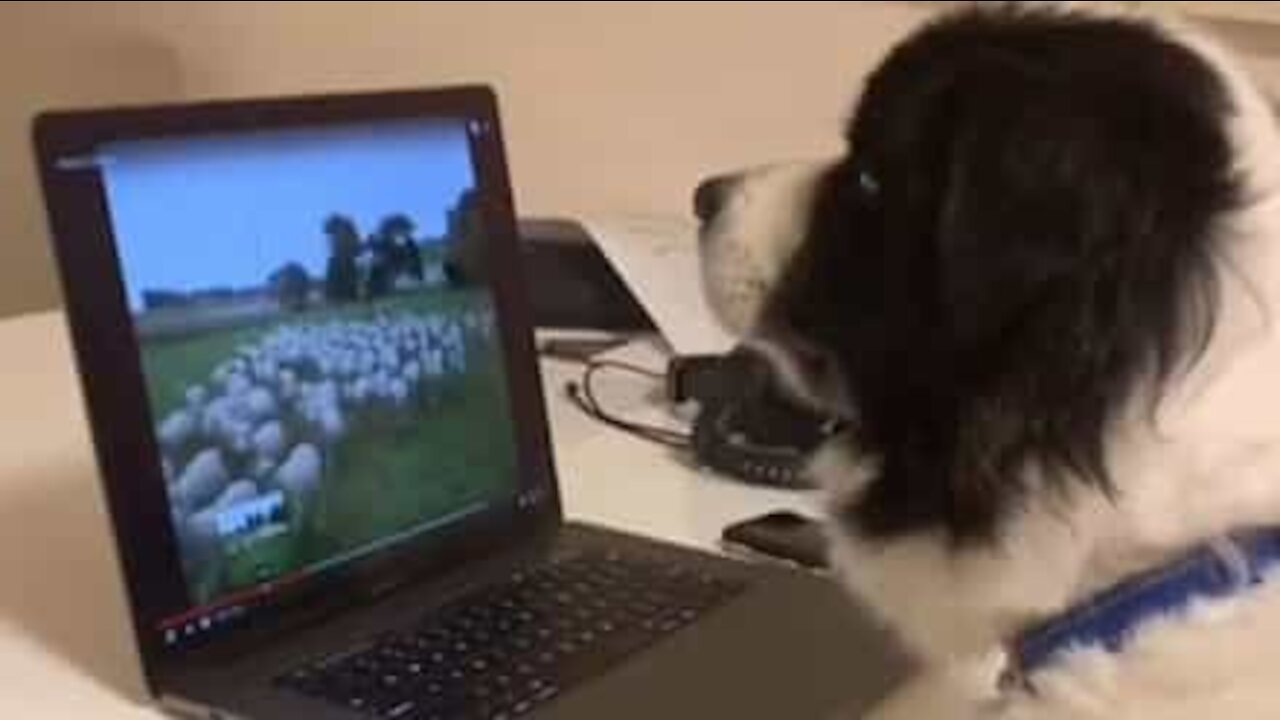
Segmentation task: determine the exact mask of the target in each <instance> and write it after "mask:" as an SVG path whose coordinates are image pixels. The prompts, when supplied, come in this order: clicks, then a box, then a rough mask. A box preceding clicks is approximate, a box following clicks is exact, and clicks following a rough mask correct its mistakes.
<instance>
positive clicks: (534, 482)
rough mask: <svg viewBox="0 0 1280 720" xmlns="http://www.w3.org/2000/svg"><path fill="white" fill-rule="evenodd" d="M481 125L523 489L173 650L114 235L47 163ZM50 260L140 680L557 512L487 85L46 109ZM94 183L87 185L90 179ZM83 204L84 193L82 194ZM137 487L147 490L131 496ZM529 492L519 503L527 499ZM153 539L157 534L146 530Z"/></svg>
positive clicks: (169, 546) (433, 568)
mask: <svg viewBox="0 0 1280 720" xmlns="http://www.w3.org/2000/svg"><path fill="white" fill-rule="evenodd" d="M419 119H421V120H428V121H429V120H437V119H438V120H454V119H456V120H459V121H463V122H470V121H477V122H480V123H484V125H483V127H485V128H486V130H487V131H486V132H483V133H480V134H479V136H478V137H473V138H472V150H473V153H474V160H473V164H474V167H475V170H476V180H477V187H478V189H479V193H478V197H479V198H480V206H481V211H482V218H483V223H484V226H485V227H486V229H487V233H486V235H487V241H488V243H489V244H488V246H487V248H488V253H489V257H490V263H489V267H490V270H491V282H490V285H491V288H492V290H493V293H494V298H495V303H496V307H497V313H496V315H497V317H498V318H499V327H500V331H501V332H500V338H501V341H502V347H503V351H504V354H505V367H506V370H507V377H508V385H509V392H510V398H511V410H512V420H513V424H514V426H515V430H516V445H517V458H518V463H519V464H518V467H519V471H520V477H519V478H518V479H517V481H518V483H519V484H520V487H521V488H522V489H523V490H525V491H532V492H523V493H520V495H521V499H520V501H518V502H516V501H513V502H512V503H511V504H510V506H509V507H506V506H504V507H503V508H499V509H497V510H495V511H493V512H488V513H484V514H483V515H482V516H480V517H477V518H476V519H474V520H472V521H468V522H466V523H462V524H460V525H459V526H458V527H456V528H452V529H450V530H446V531H444V532H441V533H439V534H436V533H433V534H431V536H430V537H429V538H425V539H423V540H421V541H419V542H413V541H407V542H405V543H403V544H401V545H397V546H396V547H395V548H393V549H391V550H388V551H386V552H383V553H379V554H378V555H376V556H374V557H370V558H364V559H361V560H358V561H353V562H352V563H350V564H348V565H344V566H343V567H342V568H341V569H340V570H338V571H335V572H332V573H329V574H326V576H324V577H323V578H322V579H318V580H316V581H314V582H309V583H306V584H305V586H299V587H296V588H292V589H290V590H288V591H283V590H282V591H281V592H279V593H276V594H274V595H273V596H272V597H270V598H269V599H268V600H267V601H266V602H265V603H264V604H263V605H262V606H261V607H258V608H255V610H254V613H253V616H252V622H251V623H249V624H248V626H246V627H244V628H235V629H232V630H230V631H228V632H226V633H224V634H219V635H216V636H210V637H209V638H208V640H207V641H206V642H204V643H194V644H191V645H183V646H180V647H173V646H170V645H169V644H167V643H165V642H164V640H163V637H162V633H161V631H160V630H159V627H158V626H159V624H160V623H161V622H162V621H164V620H165V618H166V617H169V616H171V612H172V603H173V592H174V589H173V588H174V582H175V577H174V573H177V576H178V579H181V571H180V568H179V565H178V560H177V547H176V543H175V542H174V538H173V531H172V527H171V525H170V520H169V513H168V508H167V504H166V501H165V497H164V491H163V487H164V480H163V477H162V471H161V468H160V463H159V462H158V457H159V455H158V449H157V447H156V442H155V438H154V434H153V432H152V430H151V428H152V427H153V425H152V418H151V415H150V409H149V407H148V403H147V391H146V387H145V383H144V378H143V371H142V366H141V360H140V352H139V346H138V343H137V340H136V336H135V332H134V329H133V324H132V319H131V316H130V313H129V309H128V303H127V301H126V294H125V286H124V282H123V278H122V275H121V270H120V266H119V264H118V257H117V248H116V242H115V239H114V237H113V234H112V229H111V227H110V222H109V220H108V216H107V208H106V205H105V197H104V195H103V193H102V192H101V191H100V190H101V188H99V192H97V193H96V196H97V197H96V198H90V197H89V195H90V193H88V192H86V189H85V187H84V182H83V181H82V180H76V179H72V178H70V177H69V176H68V175H66V174H65V173H60V172H59V171H58V168H57V162H58V159H59V158H65V157H69V156H75V155H77V154H81V153H86V152H92V151H93V150H94V149H95V148H98V147H100V146H102V145H104V144H106V143H113V142H125V141H131V140H155V139H161V138H180V137H184V136H200V135H210V134H222V133H234V132H245V131H263V130H286V129H291V128H315V127H317V126H334V125H353V124H363V123H378V122H387V121H402V120H419ZM33 127H34V140H35V145H36V148H37V155H38V163H39V171H40V176H41V182H42V185H43V189H44V197H45V202H46V206H47V210H48V216H49V223H50V230H51V234H52V240H53V248H54V254H55V257H56V260H57V262H56V265H57V267H58V274H59V279H60V282H61V286H62V292H63V299H64V306H65V313H66V319H67V323H68V328H69V331H70V334H71V340H72V345H73V348H74V352H75V355H76V365H77V369H78V372H79V376H80V382H81V389H82V392H83V395H84V401H85V406H86V412H87V415H88V419H89V423H90V426H91V429H92V433H91V435H92V438H93V442H94V451H95V455H96V458H97V462H98V467H99V471H100V473H101V480H102V483H101V485H102V489H103V491H104V493H105V500H106V503H107V508H108V511H109V514H110V517H111V524H112V529H113V532H114V534H115V539H116V544H117V548H118V552H119V558H120V562H121V570H122V572H123V574H124V577H125V581H126V589H127V592H128V595H129V598H128V599H129V607H130V609H131V612H132V620H133V626H134V632H135V635H136V638H137V642H138V647H139V650H140V653H141V656H142V660H143V664H144V670H145V672H146V676H147V680H148V683H149V684H150V685H151V686H152V689H153V690H154V689H155V686H156V684H157V681H158V679H159V678H160V677H162V676H163V675H164V673H165V672H166V671H167V670H178V669H180V668H181V666H182V664H183V661H184V660H185V659H186V658H187V657H188V656H190V655H191V654H192V653H194V652H198V651H202V650H208V649H218V650H223V649H235V647H234V646H236V645H238V644H244V643H252V642H260V638H261V637H262V636H263V635H264V634H265V635H271V634H272V633H273V632H278V631H283V630H286V629H287V628H288V627H290V626H292V625H293V624H294V623H296V622H298V621H300V619H302V618H304V617H311V616H314V614H315V612H316V611H317V606H319V605H321V604H322V605H324V606H325V607H330V606H336V605H340V604H343V603H351V602H358V601H359V600H361V599H362V598H366V597H367V596H368V595H369V594H371V593H373V592H375V591H377V592H384V591H386V590H387V589H388V588H390V587H394V586H397V585H399V584H401V583H404V582H409V581H413V580H417V579H421V578H423V577H425V576H429V575H430V574H432V573H437V572H444V571H446V570H447V569H449V568H453V567H456V566H458V565H459V564H460V563H463V562H466V561H468V560H473V559H475V558H477V557H482V556H485V555H488V554H492V553H494V552H496V551H497V550H498V549H499V548H501V547H503V546H505V545H508V544H511V543H513V542H519V541H521V540H522V539H526V538H528V537H531V536H533V535H536V534H538V533H540V532H543V531H546V530H547V529H550V528H553V527H554V526H555V525H557V524H559V522H560V521H561V504H560V497H559V491H558V483H557V480H556V476H555V468H554V462H553V458H552V453H551V447H550V433H549V428H548V423H547V417H546V408H545V402H544V400H543V394H542V392H543V390H542V383H541V378H540V374H539V370H538V365H537V357H536V351H535V344H534V338H533V326H532V318H531V315H530V311H529V307H530V304H529V303H528V302H526V298H527V296H528V292H527V288H526V287H525V280H524V277H523V274H522V273H521V271H520V256H519V247H518V244H517V243H518V238H517V231H516V222H515V210H514V205H513V200H512V194H511V187H510V179H509V174H508V170H507V161H506V153H505V148H504V144H503V140H502V138H503V135H502V131H501V125H500V120H499V112H498V106H497V100H496V97H495V95H494V93H493V92H492V91H491V90H490V89H489V88H487V87H483V86H466V87H455V88H444V89H436V90H419V91H394V92H376V93H360V94H346V95H323V96H299V97H292V98H279V99H264V100H243V101H219V102H207V103H200V104H184V105H168V106H152V107H145V108H121V109H102V110H89V111H70V112H53V113H46V114H44V115H41V116H40V117H38V118H37V119H36V121H35V123H34V125H33ZM100 182H101V181H100V180H99V184H100ZM90 203H93V205H90ZM139 487H145V488H149V490H148V491H147V492H144V493H141V494H139V493H138V492H137V490H138V488H139ZM529 498H532V499H533V500H532V501H529ZM157 539H160V540H161V541H160V542H157Z"/></svg>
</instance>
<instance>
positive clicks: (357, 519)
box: [143, 291, 516, 602]
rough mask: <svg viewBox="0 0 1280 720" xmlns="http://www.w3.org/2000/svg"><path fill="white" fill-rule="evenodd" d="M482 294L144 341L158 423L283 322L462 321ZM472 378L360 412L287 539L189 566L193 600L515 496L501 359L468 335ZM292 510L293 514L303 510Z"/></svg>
mask: <svg viewBox="0 0 1280 720" xmlns="http://www.w3.org/2000/svg"><path fill="white" fill-rule="evenodd" d="M487 302H488V299H487V297H485V296H484V295H481V294H476V293H470V292H462V291H453V292H434V293H430V294H423V295H420V296H416V297H400V298H394V299H390V300H387V301H384V302H382V303H378V304H376V305H372V306H359V307H352V308H341V309H331V310H327V311H311V312H305V313H299V314H293V315H288V316H281V317H278V318H275V319H273V320H272V321H270V322H266V323H263V324H260V325H256V326H254V327H251V328H241V329H234V330H219V331H211V332H209V333H206V334H201V335H197V336H192V337H187V338H183V339H164V340H152V341H144V342H143V364H144V368H145V372H146V376H147V382H148V385H149V387H150V390H151V394H152V409H153V412H154V413H155V417H157V418H162V417H164V415H165V414H166V413H168V412H169V411H171V410H173V409H174V408H176V407H178V406H180V405H181V404H182V401H183V400H182V399H183V396H184V393H185V391H186V388H187V387H189V386H190V385H191V384H193V383H205V382H207V381H208V378H209V375H210V373H211V372H212V371H213V369H214V368H215V367H216V366H217V365H218V364H219V363H220V362H222V361H223V360H224V359H226V358H227V357H229V356H231V355H232V354H233V353H234V352H235V351H236V349H237V348H239V347H241V346H242V345H244V344H246V343H252V342H254V341H256V340H257V339H258V338H260V337H261V336H263V335H264V334H266V333H269V332H271V330H273V329H274V328H276V327H278V326H280V325H282V324H313V323H319V322H324V321H328V320H333V319H338V318H341V319H363V318H369V317H372V316H373V315H374V314H376V313H378V312H387V311H392V312H411V313H414V314H423V313H432V312H439V313H446V314H449V313H456V312H459V311H463V310H468V309H472V308H479V307H484V304H485V303H487ZM467 358H468V364H467V371H466V372H464V373H459V374H454V375H449V376H447V377H446V378H445V379H444V381H443V382H442V384H441V385H440V386H438V387H437V388H436V389H435V391H434V392H432V393H431V395H430V396H429V398H423V399H421V400H420V401H419V403H418V404H417V405H415V406H414V409H413V410H412V411H411V412H409V413H408V414H406V413H405V412H399V413H396V412H392V411H386V412H381V411H377V410H373V411H366V412H362V413H360V414H358V415H353V416H352V418H353V422H352V424H351V426H350V432H349V433H348V435H347V436H346V437H345V438H344V439H343V440H342V441H340V442H339V443H338V444H337V445H335V446H334V447H333V448H332V449H331V450H330V451H329V454H328V457H326V459H325V464H326V468H325V475H324V479H323V481H322V483H321V488H320V490H319V491H318V493H317V495H316V496H315V497H314V498H313V502H311V503H309V507H307V508H306V509H305V512H303V513H301V517H302V518H303V519H302V520H301V522H295V523H294V527H292V529H291V532H290V533H289V534H288V535H286V536H279V537H274V538H271V539H270V540H267V541H264V542H262V543H260V544H259V545H254V546H251V547H250V548H248V549H243V550H240V551H238V552H236V553H235V554H234V556H229V557H222V558H215V559H214V560H212V561H209V562H205V563H203V565H202V566H199V567H190V566H189V567H188V568H187V572H188V579H189V582H190V585H191V588H192V593H193V595H194V596H195V598H194V599H195V600H196V601H197V602H205V601H208V600H211V599H213V598H216V597H217V596H218V595H220V594H222V593H223V592H226V591H228V590H231V589H234V588H237V587H243V586H245V585H250V584H254V583H256V582H258V581H260V580H261V579H262V577H261V576H262V575H263V574H264V570H265V571H266V574H276V573H278V572H282V571H289V570H294V569H298V568H302V567H307V566H309V565H312V564H315V563H317V562H321V561H323V560H326V559H328V558H330V557H332V556H334V555H336V554H340V553H343V552H346V551H350V550H353V549H356V548H359V547H361V546H363V545H366V544H368V543H369V542H372V541H375V540H377V539H379V538H382V537H385V536H386V535H388V534H391V533H395V532H398V531H402V530H406V529H409V528H411V527H413V526H415V525H418V524H420V523H422V522H424V521H427V520H430V519H432V518H436V517H440V516H443V515H446V514H449V513H452V512H455V511H457V510H459V509H461V508H465V507H468V506H470V505H472V504H474V503H477V502H482V501H484V500H486V499H489V498H494V497H496V496H500V495H502V494H505V493H507V492H510V491H511V490H512V489H513V486H512V482H513V479H514V478H515V470H516V457H515V447H514V438H513V436H512V432H511V427H512V426H511V421H510V416H509V408H508V400H507V388H506V384H505V377H504V374H503V371H502V362H503V361H502V357H501V352H500V349H499V348H498V346H497V344H496V342H487V341H485V340H484V339H483V338H481V337H479V336H469V337H468V347H467ZM298 510H299V509H298V508H294V511H298Z"/></svg>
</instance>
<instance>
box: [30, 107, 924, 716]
mask: <svg viewBox="0 0 1280 720" xmlns="http://www.w3.org/2000/svg"><path fill="white" fill-rule="evenodd" d="M35 140H36V146H37V151H38V156H39V169H40V174H41V178H42V183H43V189H44V193H45V199H46V204H47V206H48V213H49V220H50V225H51V229H52V235H53V238H54V247H55V251H56V252H55V254H56V258H57V266H58V270H59V274H60V277H61V282H62V289H63V293H64V297H65V305H66V314H67V319H68V323H69V328H70V332H71V336H72V340H73V346H74V349H75V353H76V362H77V366H78V368H79V374H80V378H81V381H82V389H83V395H84V398H85V402H86V406H87V414H88V417H89V420H90V424H91V426H92V437H93V440H94V443H95V451H96V456H97V460H98V464H99V466H100V470H101V477H102V487H103V491H104V494H105V499H106V502H107V505H108V509H109V512H110V517H111V522H112V526H113V530H114V535H115V541H116V543H117V546H118V554H119V557H120V561H121V568H122V572H123V575H124V579H125V584H126V588H127V591H128V596H129V597H128V600H129V607H130V608H131V612H132V620H133V625H134V631H135V635H136V640H137V645H138V648H139V652H140V657H141V661H142V665H143V671H144V676H145V678H146V681H147V684H148V688H149V691H150V692H151V694H152V695H153V696H154V700H155V702H156V703H157V704H158V705H160V706H161V707H163V708H165V709H167V710H168V711H170V712H172V713H175V714H179V715H182V716H189V717H203V718H210V719H213V718H219V719H225V718H247V719H255V720H256V719H273V718H297V717H307V718H317V719H320V720H324V719H327V718H333V719H334V720H339V719H345V720H357V719H359V718H408V719H413V720H431V719H441V720H443V719H459V720H462V719H470V718H486V719H491V720H498V719H501V718H515V717H526V716H527V717H533V718H548V719H550V718H557V719H564V720H571V719H573V718H584V719H585V718H591V719H592V720H598V719H599V718H614V719H618V720H626V719H627V718H645V719H646V720H649V719H651V718H655V717H666V718H686V717H687V718H761V719H762V720H764V719H766V718H767V719H769V720H776V718H780V717H786V718H792V719H794V718H808V717H813V718H819V717H828V716H830V715H831V714H832V713H835V712H838V711H840V710H841V709H850V708H852V709H857V708H859V707H865V706H866V705H868V704H870V703H873V702H875V701H876V700H877V699H879V698H881V697H882V696H884V695H885V694H886V693H887V691H888V690H889V689H890V688H891V687H892V686H893V685H894V684H895V682H896V681H897V680H898V679H899V678H900V677H902V676H903V674H904V673H905V672H906V671H907V670H908V664H907V661H906V660H904V659H903V657H902V656H901V655H900V654H898V652H897V650H896V649H895V648H894V646H893V645H892V643H891V642H890V641H889V640H888V639H887V638H886V637H885V635H884V634H883V633H882V632H881V631H880V630H879V629H877V628H876V627H875V626H874V625H873V624H872V623H870V622H868V621H867V620H866V618H865V616H864V615H863V614H861V613H858V612H856V611H855V610H854V609H853V608H852V607H851V606H850V604H849V603H848V602H847V600H846V599H845V598H844V597H843V596H842V594H841V593H840V592H839V591H838V590H837V589H836V588H835V587H834V585H833V584H832V583H830V582H828V581H826V580H822V579H820V578H817V577H815V576H813V575H810V574H807V573H803V572H799V571H791V570H787V569H783V568H780V567H773V566H765V565H755V564H746V563H741V562H736V561H732V560H730V559H727V558H724V557H720V556H718V555H716V554H711V553H701V552H697V551H693V550H690V549H685V548H679V547H675V546H671V545H668V544H665V543H661V542H657V541H654V540H650V539H645V538H641V537H634V536H630V535H626V534H623V533H620V532H615V531H611V530H608V529H605V528H600V527H594V526H588V525H584V524H579V523H573V522H567V521H566V520H565V519H564V518H563V516H562V513H561V503H560V495H559V491H558V488H557V480H556V474H555V469H554V463H553V458H552V451H551V444H550V441H549V431H548V426H547V421H546V416H545V408H544V399H543V394H542V388H541V386H540V380H539V373H538V365H537V358H536V355H535V349H534V343H533V332H532V328H531V323H530V316H529V303H527V302H526V297H527V288H526V287H525V280H524V278H523V277H522V275H521V272H520V269H519V252H518V250H519V248H518V245H517V238H516V232H515V227H516V225H515V219H514V210H513V206H512V199H511V192H510V187H509V179H508V172H507V165H506V160H505V158H504V149H503V142H502V132H501V128H500V125H499V115H498V111H497V107H496V101H495V98H494V96H493V94H492V92H490V91H489V90H487V89H485V88H481V87H458V88H446V89H438V90H428V91H404V92H378V93H368V94H352V95H340V96H339V95H333V96H309V97H294V98H284V99H268V100H249V101H222V102H213V103H202V104H189V105H181V106H163V107H148V108H127V109H111V110H94V111H70V112H56V113H50V114H45V115H43V116H41V117H40V118H38V119H37V121H36V123H35ZM618 473H619V474H620V475H623V477H608V478H600V482H612V483H618V482H636V483H642V482H644V481H645V479H644V478H643V477H635V478H632V477H625V473H626V469H625V468H619V469H618Z"/></svg>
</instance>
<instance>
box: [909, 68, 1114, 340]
mask: <svg viewBox="0 0 1280 720" xmlns="http://www.w3.org/2000/svg"><path fill="white" fill-rule="evenodd" d="M999 77H1000V81H999V82H990V81H988V82H967V83H963V84H962V87H964V88H966V89H967V90H968V91H969V93H970V94H969V95H967V96H965V97H958V98H954V100H953V102H954V105H953V107H954V108H955V113H954V115H953V116H952V117H953V119H954V125H953V126H952V127H951V128H949V129H948V130H947V131H946V132H948V133H949V143H948V151H947V153H946V160H947V164H946V167H945V170H944V172H945V173H946V177H945V180H944V181H943V182H942V196H941V198H940V204H939V209H938V215H937V216H936V226H935V229H934V243H935V245H934V258H935V260H936V263H937V266H936V268H935V271H936V277H937V278H938V288H937V290H938V293H939V298H938V301H939V305H940V311H941V313H942V315H943V317H944V318H945V320H944V322H943V326H944V331H945V332H946V333H947V336H948V337H947V340H948V343H947V345H948V349H949V350H950V351H951V352H952V353H953V354H954V356H955V358H956V359H964V360H969V361H974V362H981V361H982V359H983V358H982V357H981V356H983V355H985V354H987V353H989V352H990V351H991V346H992V344H993V343H998V342H1000V341H1001V340H1002V339H1003V340H1007V339H1009V338H1010V337H1011V334H1013V333H1016V331H1017V330H1018V329H1019V326H1020V325H1025V324H1026V323H1030V322H1033V321H1034V320H1033V318H1032V317H1031V316H1032V315H1034V314H1037V313H1040V312H1042V311H1043V309H1044V308H1045V306H1046V305H1047V304H1050V303H1052V302H1053V301H1054V296H1055V294H1057V293H1059V292H1061V291H1062V288H1063V287H1064V285H1065V284H1066V283H1069V282H1071V279H1072V278H1073V277H1074V276H1077V275H1079V274H1080V273H1081V271H1082V270H1083V269H1084V268H1085V266H1086V265H1092V268H1091V271H1092V272H1095V273H1104V272H1106V271H1107V270H1106V264H1107V262H1108V261H1109V253H1108V252H1107V250H1108V242H1107V241H1108V239H1109V238H1110V239H1114V238H1115V236H1116V233H1117V231H1118V230H1119V228H1118V225H1119V224H1120V218H1119V216H1120V215H1121V214H1123V213H1126V212H1128V208H1126V207H1125V204H1126V203H1127V202H1129V201H1130V200H1131V198H1129V197H1127V195H1128V194H1129V193H1128V192H1127V190H1126V188H1125V185H1127V184H1129V183H1131V182H1133V180H1132V179H1131V178H1129V177H1127V176H1130V175H1132V173H1133V171H1132V169H1131V168H1126V167H1124V166H1123V159H1122V158H1121V157H1117V156H1116V152H1115V151H1116V148H1114V147H1109V146H1110V145H1112V143H1111V142H1109V141H1108V139H1107V136H1108V132H1109V130H1108V129H1107V128H1105V127H1104V125H1105V122H1106V120H1105V119H1103V118H1098V117H1095V116H1091V115H1090V114H1089V113H1088V111H1087V110H1085V109H1082V108H1075V107H1072V106H1071V105H1070V104H1069V103H1068V102H1065V98H1063V101H1059V100H1058V99H1056V98H1055V97H1054V94H1053V92H1052V91H1049V90H1047V89H1045V88H1040V87H1037V86H1036V83H1035V82H1034V81H1033V80H1032V79H1030V78H1027V77H1022V76H1020V75H1018V74H1013V75H1010V74H1009V73H1007V72H1002V73H1000V74H999ZM1062 330H1064V331H1066V330H1069V328H1063V329H1062ZM975 355H976V356H977V357H975Z"/></svg>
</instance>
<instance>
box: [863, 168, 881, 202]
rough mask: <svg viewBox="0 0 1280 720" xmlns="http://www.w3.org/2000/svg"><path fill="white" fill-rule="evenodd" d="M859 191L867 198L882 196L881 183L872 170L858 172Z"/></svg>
mask: <svg viewBox="0 0 1280 720" xmlns="http://www.w3.org/2000/svg"><path fill="white" fill-rule="evenodd" d="M858 189H859V190H861V191H862V194H863V195H866V196H867V197H875V196H876V195H878V194H880V181H879V180H877V179H876V176H875V175H872V174H871V171H870V170H866V169H862V170H858Z"/></svg>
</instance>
